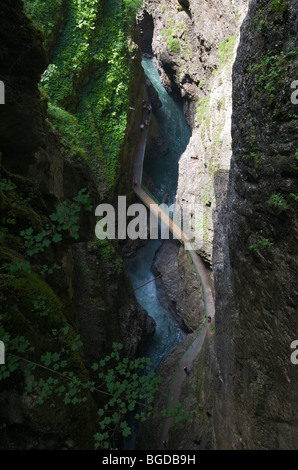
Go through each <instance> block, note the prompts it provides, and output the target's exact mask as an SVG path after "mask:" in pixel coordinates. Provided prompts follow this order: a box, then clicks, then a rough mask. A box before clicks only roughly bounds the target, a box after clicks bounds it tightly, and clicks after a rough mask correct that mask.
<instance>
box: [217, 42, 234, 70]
mask: <svg viewBox="0 0 298 470" xmlns="http://www.w3.org/2000/svg"><path fill="white" fill-rule="evenodd" d="M236 41H237V36H236V35H233V36H230V37H229V38H227V39H225V40H224V41H222V42H221V43H220V44H219V51H218V57H219V59H220V61H221V64H222V65H223V64H226V63H228V62H230V61H231V60H232V58H233V55H234V48H235V44H236Z"/></svg>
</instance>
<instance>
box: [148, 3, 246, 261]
mask: <svg viewBox="0 0 298 470" xmlns="http://www.w3.org/2000/svg"><path fill="white" fill-rule="evenodd" d="M246 6H247V1H246V0H243V1H241V2H237V5H236V4H234V3H233V2H230V1H226V0H214V1H211V2H196V1H192V0H190V1H188V2H177V1H173V0H166V1H163V2H157V1H148V2H145V13H144V15H143V20H142V21H141V26H142V28H143V30H144V32H143V36H142V37H143V51H144V53H147V54H149V55H150V54H154V56H155V57H156V58H157V64H158V66H159V70H160V73H161V78H162V81H163V84H164V86H165V88H166V89H167V90H168V91H169V93H171V94H172V95H173V96H174V98H176V99H182V100H183V105H184V112H185V115H186V118H187V120H188V123H189V125H190V126H191V128H192V136H191V139H190V142H189V145H188V147H187V149H186V151H185V152H184V154H183V155H182V156H181V158H180V161H179V178H178V188H177V197H176V203H177V204H179V205H180V206H181V207H182V208H183V210H186V211H190V212H192V210H193V208H194V206H195V205H199V206H200V207H201V208H202V211H203V218H202V222H201V225H200V227H199V228H198V227H197V230H199V232H200V237H201V239H202V244H201V247H200V249H199V250H198V253H199V254H200V255H201V256H202V257H203V258H204V259H205V260H206V261H207V262H208V263H209V264H211V262H212V243H213V211H214V210H215V209H216V194H215V188H218V191H222V192H225V190H226V174H227V173H228V171H229V167H230V158H231V153H232V150H231V120H230V119H231V112H232V99H231V90H232V86H231V83H232V82H231V74H232V64H233V61H234V58H235V53H236V47H237V43H238V36H239V28H240V24H241V21H242V19H243V17H244V14H245V12H246ZM215 181H216V185H215Z"/></svg>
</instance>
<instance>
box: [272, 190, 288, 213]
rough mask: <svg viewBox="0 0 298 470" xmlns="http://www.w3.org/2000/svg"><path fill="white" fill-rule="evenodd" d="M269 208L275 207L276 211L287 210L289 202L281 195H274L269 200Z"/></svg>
mask: <svg viewBox="0 0 298 470" xmlns="http://www.w3.org/2000/svg"><path fill="white" fill-rule="evenodd" d="M268 204H269V206H272V207H274V208H275V209H279V210H285V209H286V208H287V202H286V200H285V199H284V197H283V196H281V194H280V193H278V194H272V196H270V199H269V200H268Z"/></svg>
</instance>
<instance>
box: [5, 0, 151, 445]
mask: <svg viewBox="0 0 298 470" xmlns="http://www.w3.org/2000/svg"><path fill="white" fill-rule="evenodd" d="M0 10H1V12H0V13H1V18H2V22H1V28H0V35H1V44H3V46H1V47H3V49H2V50H1V55H0V79H1V80H2V81H3V82H4V83H5V85H6V104H5V105H2V106H1V107H0V108H1V109H0V142H1V143H0V156H1V166H0V173H1V190H0V201H1V202H0V210H1V233H0V259H1V271H0V286H1V297H0V330H1V335H2V333H3V329H4V331H5V332H8V333H9V335H11V337H12V338H15V337H19V336H20V335H24V336H25V337H26V339H27V340H28V341H29V343H30V346H32V347H34V350H33V351H29V352H28V353H27V354H28V355H27V356H26V358H27V359H29V360H30V361H34V362H36V363H40V361H41V356H42V355H43V354H45V353H46V352H48V351H51V352H55V353H59V354H60V356H61V357H64V358H65V359H66V362H67V364H68V366H69V367H70V370H72V371H73V372H74V373H75V374H76V375H77V376H78V377H79V378H82V379H84V380H88V378H90V379H92V378H93V377H94V373H93V372H92V369H91V364H92V363H93V362H94V361H95V362H99V361H100V360H101V359H102V358H103V357H104V356H105V355H106V354H107V353H109V352H110V350H111V346H112V343H113V342H122V343H123V344H124V351H125V354H126V355H128V356H129V357H134V356H135V354H136V352H137V350H138V348H139V346H140V343H141V341H142V339H143V338H144V337H145V336H146V335H148V334H151V333H152V332H153V331H154V326H155V325H154V321H153V320H152V319H150V318H149V317H148V315H147V313H146V312H145V311H144V310H143V309H142V308H141V307H140V306H139V305H138V303H137V301H136V298H135V296H134V292H133V289H132V286H131V283H130V280H129V278H128V277H127V275H126V273H125V271H124V268H123V265H122V259H121V256H120V250H119V249H118V246H117V244H113V243H111V245H109V246H108V247H106V246H103V245H101V244H100V243H97V242H95V241H94V238H95V237H94V229H95V223H96V220H95V216H94V211H95V207H96V206H97V205H98V204H100V203H101V202H102V198H101V194H100V188H99V186H98V182H97V181H96V179H95V177H94V174H93V172H92V170H91V168H90V167H89V165H88V164H87V163H86V162H85V161H84V160H82V159H81V158H80V157H79V156H76V155H75V156H73V157H72V159H70V158H66V156H65V154H67V152H66V151H65V144H64V146H63V147H64V151H63V152H62V151H61V147H62V145H61V143H60V141H59V138H60V137H59V135H57V133H56V132H54V131H53V129H52V128H50V126H49V125H48V124H47V121H46V102H45V101H44V100H42V99H41V97H40V92H39V90H38V82H39V80H40V76H41V73H42V72H43V71H44V70H45V68H46V66H47V58H46V54H45V52H44V50H43V46H42V39H41V36H40V34H39V33H38V32H36V30H35V29H34V27H33V25H32V23H31V22H30V21H29V20H28V18H27V17H26V16H25V14H24V11H23V4H22V2H21V1H20V0H16V1H13V2H12V1H8V2H2V3H1V6H0ZM136 67H137V69H136V76H137V77H138V78H139V79H140V80H142V77H143V75H142V73H141V74H140V75H138V72H139V71H140V70H141V66H140V61H139V60H138V58H137V57H136ZM138 89H141V83H139V88H138ZM135 91H137V90H135ZM136 99H138V98H136ZM131 100H132V101H134V100H135V96H134V93H133V90H132V92H131ZM140 109H141V106H140ZM130 117H131V118H133V114H132V113H131V116H130ZM135 129H138V122H130V123H129V127H128V131H129V132H128V136H127V141H128V142H129V140H131V141H132V142H133V145H135V143H134V137H133V132H134V130H135ZM138 130H139V129H138ZM127 145H128V144H127ZM133 145H132V146H133ZM129 156H130V159H131V160H132V157H131V155H130V154H129ZM129 171H130V164H129V163H128V164H127V166H126V162H125V160H124V157H123V158H122V159H121V165H120V168H119V178H120V175H121V176H122V177H123V178H124V179H125V181H130V183H131V176H130V174H129ZM82 188H86V191H87V192H88V193H89V195H90V203H91V207H92V210H91V212H89V211H88V210H81V211H80V216H79V220H78V226H79V232H78V238H77V239H74V238H73V237H72V236H71V235H70V233H68V234H66V235H65V236H63V239H62V240H61V241H60V243H52V244H50V246H48V247H47V248H44V250H40V251H39V252H38V253H36V254H35V255H34V256H33V257H32V256H31V257H30V256H29V255H28V246H26V244H25V243H24V238H22V237H21V236H20V232H21V231H22V230H26V229H28V228H31V229H32V233H31V235H32V234H35V233H38V234H40V233H43V232H44V231H45V230H47V229H48V228H49V227H50V226H51V224H52V219H51V218H50V216H51V214H53V213H54V212H55V210H56V209H57V207H58V206H59V205H60V204H61V203H62V202H66V203H69V204H70V203H73V198H74V197H75V196H77V194H78V192H79V191H80V190H81V189H82ZM32 236H33V235H32ZM40 237H41V238H40V240H42V236H41V235H40ZM29 238H30V236H29ZM19 263H20V264H19ZM14 265H18V266H19V265H20V266H21V267H23V270H22V269H21V268H19V270H18V269H17V270H15V271H12V267H14ZM28 266H29V268H30V269H28ZM54 266H56V267H54ZM25 267H26V268H25ZM58 267H60V268H59V269H58ZM65 327H67V329H69V330H68V331H69V333H65V335H67V336H65V337H62V338H61V336H60V332H61V331H62V330H61V329H64V328H65ZM63 331H65V330H63ZM54 332H56V333H54ZM77 335H80V336H81V339H82V343H83V344H82V346H81V348H80V349H78V348H77V347H76V346H75V337H76V336H77ZM12 350H13V349H12ZM12 350H11V349H10V350H8V351H7V353H9V352H11V351H12ZM19 354H20V355H21V351H19ZM7 357H8V356H7ZM19 364H20V368H19V370H18V371H15V372H14V373H13V374H12V376H11V377H10V378H8V379H7V380H4V379H5V377H2V376H1V379H2V380H1V400H2V404H1V410H0V421H1V424H0V447H1V449H15V450H18V449H22V450H25V449H26V450H27V449H47V450H51V449H92V448H94V438H93V436H94V434H95V432H96V424H97V409H98V406H99V405H100V403H101V400H97V399H96V398H95V397H93V396H91V394H87V395H88V397H87V398H88V399H87V401H86V402H85V403H83V402H82V403H78V404H76V405H72V404H69V405H66V403H64V401H63V398H62V397H61V396H60V397H59V395H58V396H57V395H55V394H54V395H53V396H51V398H50V401H47V400H45V401H44V403H42V402H41V403H40V404H39V403H38V399H39V398H40V397H39V396H38V393H34V394H33V395H32V394H30V393H29V391H28V390H27V388H26V387H27V386H28V385H29V386H30V380H29V379H28V378H26V377H24V374H23V366H24V363H23V362H22V361H20V362H19ZM35 374H36V377H37V379H38V380H39V379H44V380H47V378H48V376H47V374H46V372H45V371H44V370H42V369H40V368H37V370H36V371H35ZM3 401H4V405H3ZM51 404H52V405H53V406H50V405H51ZM82 430H83V432H82Z"/></svg>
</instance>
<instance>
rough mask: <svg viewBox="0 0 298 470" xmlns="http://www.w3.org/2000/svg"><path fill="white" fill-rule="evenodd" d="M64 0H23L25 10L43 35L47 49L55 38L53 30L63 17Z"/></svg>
mask: <svg viewBox="0 0 298 470" xmlns="http://www.w3.org/2000/svg"><path fill="white" fill-rule="evenodd" d="M63 3H64V0H50V1H46V2H41V1H40V0H24V6H25V12H26V14H27V16H28V17H29V18H30V19H31V20H32V21H33V23H34V25H35V26H36V27H37V29H39V30H40V31H41V32H42V33H43V36H44V46H45V48H46V49H47V50H48V49H49V47H50V45H51V44H52V43H53V41H54V38H55V31H56V29H57V26H59V24H60V22H61V17H63Z"/></svg>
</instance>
